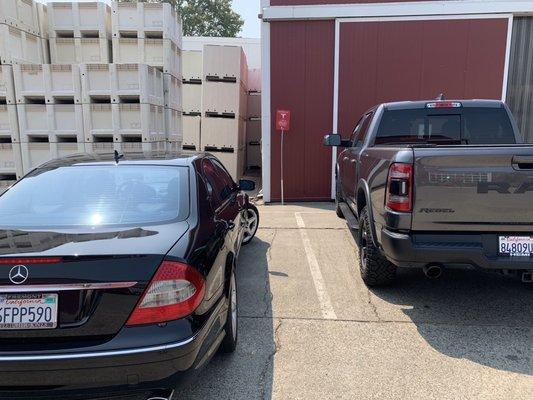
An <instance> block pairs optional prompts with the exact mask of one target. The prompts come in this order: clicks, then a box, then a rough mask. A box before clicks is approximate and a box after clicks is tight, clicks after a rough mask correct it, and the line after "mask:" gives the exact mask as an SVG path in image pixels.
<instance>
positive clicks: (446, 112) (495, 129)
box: [376, 107, 516, 145]
mask: <svg viewBox="0 0 533 400" xmlns="http://www.w3.org/2000/svg"><path fill="white" fill-rule="evenodd" d="M425 142H434V143H442V144H472V145H482V144H515V143H516V138H515V135H514V131H513V127H512V125H511V121H510V119H509V116H508V114H507V112H506V111H505V109H503V108H488V107H472V108H470V107H466V108H455V109H442V110H435V109H433V110H429V109H425V108H423V109H412V110H387V111H385V112H384V113H383V117H382V120H381V123H380V125H379V129H378V133H377V136H376V144H402V143H425Z"/></svg>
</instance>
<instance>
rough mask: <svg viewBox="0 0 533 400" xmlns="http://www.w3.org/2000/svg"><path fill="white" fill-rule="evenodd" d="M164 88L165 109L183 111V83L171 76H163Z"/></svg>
mask: <svg viewBox="0 0 533 400" xmlns="http://www.w3.org/2000/svg"><path fill="white" fill-rule="evenodd" d="M163 83H164V84H163V88H164V93H165V107H167V108H172V109H173V110H178V111H182V110H183V100H182V82H181V80H179V79H178V78H176V77H175V76H173V75H170V74H163Z"/></svg>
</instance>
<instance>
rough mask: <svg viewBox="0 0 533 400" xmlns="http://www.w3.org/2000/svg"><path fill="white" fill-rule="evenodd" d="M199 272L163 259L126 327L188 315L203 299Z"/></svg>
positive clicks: (202, 285) (203, 283) (202, 279)
mask: <svg viewBox="0 0 533 400" xmlns="http://www.w3.org/2000/svg"><path fill="white" fill-rule="evenodd" d="M204 291H205V281H204V278H203V277H202V275H201V274H200V273H199V272H198V271H197V270H196V269H195V268H193V267H191V266H190V265H187V264H183V263H180V262H173V261H163V262H162V263H161V265H160V266H159V268H158V270H157V272H156V274H155V275H154V277H153V278H152V281H151V282H150V284H149V285H148V288H147V289H146V291H145V292H144V294H143V296H142V298H141V301H140V302H139V304H137V306H136V307H135V310H134V311H133V313H132V314H131V316H130V318H129V320H128V323H127V326H133V325H145V324H158V323H163V322H168V321H174V320H177V319H180V318H184V317H186V316H188V315H191V314H192V313H193V312H194V310H196V309H197V308H198V306H199V305H200V303H201V302H202V300H203V298H204Z"/></svg>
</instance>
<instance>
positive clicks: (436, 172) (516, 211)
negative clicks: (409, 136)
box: [412, 145, 533, 233]
mask: <svg viewBox="0 0 533 400" xmlns="http://www.w3.org/2000/svg"><path fill="white" fill-rule="evenodd" d="M413 152H414V164H415V165H414V199H413V218H412V229H413V230H415V231H462V232H466V231H484V232H499V233H513V232H530V233H533V146H527V145H509V146H505V145H504V146H437V147H428V148H419V147H413Z"/></svg>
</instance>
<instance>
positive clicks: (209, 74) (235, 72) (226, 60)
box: [203, 45, 248, 86]
mask: <svg viewBox="0 0 533 400" xmlns="http://www.w3.org/2000/svg"><path fill="white" fill-rule="evenodd" d="M203 74H204V75H203V76H204V80H213V81H220V80H229V81H234V82H242V83H243V84H244V86H246V85H247V81H248V64H247V62H246V56H245V55H244V51H243V50H242V47H241V46H216V45H205V46H204V54H203Z"/></svg>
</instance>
